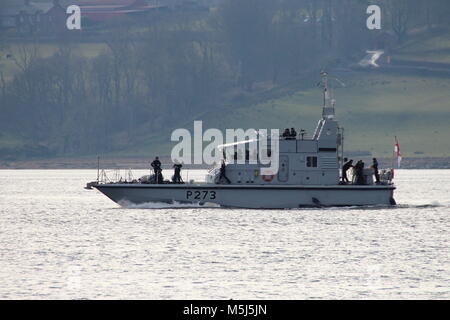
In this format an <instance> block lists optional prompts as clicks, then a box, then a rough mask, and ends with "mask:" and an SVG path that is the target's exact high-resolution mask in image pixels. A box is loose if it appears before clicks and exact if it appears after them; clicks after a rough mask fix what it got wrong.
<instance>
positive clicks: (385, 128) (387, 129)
mask: <svg viewBox="0 0 450 320" xmlns="http://www.w3.org/2000/svg"><path fill="white" fill-rule="evenodd" d="M339 78H340V79H341V80H342V81H343V82H344V83H345V84H346V87H345V88H339V89H336V90H335V93H334V95H335V98H336V99H337V105H336V115H337V119H338V121H339V122H340V125H342V126H343V127H344V128H345V136H346V140H345V146H346V150H348V151H370V152H371V153H372V155H373V156H376V157H389V156H391V155H392V150H393V144H394V136H397V137H398V139H399V142H400V145H401V150H402V154H403V156H405V157H425V156H426V157H449V156H450V139H449V137H450V126H449V120H450V79H438V78H422V77H412V76H409V77H406V76H401V75H398V76H396V75H385V74H377V73H369V72H367V73H362V72H361V73H359V72H358V73H352V74H347V75H339ZM311 82H314V81H311ZM321 106H322V94H321V91H320V89H319V88H316V87H311V88H309V89H304V90H298V91H296V92H295V93H293V94H291V95H287V96H284V97H281V98H278V99H273V100H268V101H267V102H264V103H260V104H253V105H246V106H240V107H236V108H235V107H233V106H230V107H229V108H228V109H226V110H222V111H217V112H211V113H207V114H205V115H203V116H199V117H198V118H197V120H202V121H203V128H204V130H206V129H207V128H219V129H221V130H224V129H226V128H243V129H249V128H254V129H258V128H267V129H271V128H278V129H283V128H287V127H289V128H291V127H295V128H296V129H297V131H299V130H300V129H301V128H303V129H305V130H307V132H308V134H310V135H312V134H313V132H314V129H315V126H316V124H317V121H318V120H319V119H320V118H321ZM192 125H193V124H192V123H189V124H187V125H186V127H185V128H186V129H188V130H191V132H192ZM174 145H175V143H170V132H165V133H162V134H161V135H159V136H152V137H148V140H146V142H145V143H144V145H143V146H141V147H140V148H131V149H129V150H125V151H124V152H121V153H120V155H125V154H127V153H130V152H131V153H133V154H136V155H145V154H148V153H149V150H153V151H154V152H156V153H162V154H167V152H169V150H170V149H171V146H174Z"/></svg>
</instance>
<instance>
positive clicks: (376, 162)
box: [372, 158, 380, 183]
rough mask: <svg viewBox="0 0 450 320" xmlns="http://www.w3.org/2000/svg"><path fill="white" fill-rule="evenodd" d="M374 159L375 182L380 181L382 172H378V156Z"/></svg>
mask: <svg viewBox="0 0 450 320" xmlns="http://www.w3.org/2000/svg"><path fill="white" fill-rule="evenodd" d="M372 160H373V164H372V168H373V171H374V175H375V182H376V183H380V173H379V172H378V161H377V159H376V158H373V159H372Z"/></svg>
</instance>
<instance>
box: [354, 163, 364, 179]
mask: <svg viewBox="0 0 450 320" xmlns="http://www.w3.org/2000/svg"><path fill="white" fill-rule="evenodd" d="M354 168H355V180H356V184H364V175H363V172H364V162H362V160H359V161H358V162H357V163H356V165H355V167H354Z"/></svg>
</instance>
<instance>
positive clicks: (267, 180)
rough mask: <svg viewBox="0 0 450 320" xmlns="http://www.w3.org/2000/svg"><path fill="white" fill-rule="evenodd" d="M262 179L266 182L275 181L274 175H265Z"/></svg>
mask: <svg viewBox="0 0 450 320" xmlns="http://www.w3.org/2000/svg"><path fill="white" fill-rule="evenodd" d="M261 177H262V179H263V180H264V181H265V182H271V181H272V180H273V174H263V175H262V176H261Z"/></svg>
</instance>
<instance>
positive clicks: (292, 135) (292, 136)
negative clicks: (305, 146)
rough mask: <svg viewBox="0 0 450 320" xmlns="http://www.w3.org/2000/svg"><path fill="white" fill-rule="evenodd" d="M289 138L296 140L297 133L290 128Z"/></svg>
mask: <svg viewBox="0 0 450 320" xmlns="http://www.w3.org/2000/svg"><path fill="white" fill-rule="evenodd" d="M290 136H291V139H293V140H295V139H297V131H295V129H294V128H291V132H290Z"/></svg>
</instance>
